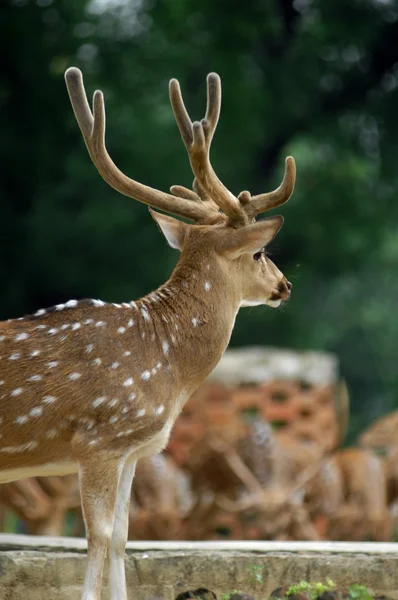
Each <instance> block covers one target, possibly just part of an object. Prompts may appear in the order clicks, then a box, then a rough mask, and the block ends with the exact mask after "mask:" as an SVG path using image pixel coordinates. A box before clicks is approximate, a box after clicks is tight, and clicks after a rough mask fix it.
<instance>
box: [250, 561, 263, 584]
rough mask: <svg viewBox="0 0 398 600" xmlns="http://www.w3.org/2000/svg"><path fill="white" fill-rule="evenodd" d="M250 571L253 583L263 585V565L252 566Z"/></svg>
mask: <svg viewBox="0 0 398 600" xmlns="http://www.w3.org/2000/svg"><path fill="white" fill-rule="evenodd" d="M249 570H250V579H251V582H252V583H263V581H264V579H263V571H264V567H263V565H250V567H249Z"/></svg>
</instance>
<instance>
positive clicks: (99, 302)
mask: <svg viewBox="0 0 398 600" xmlns="http://www.w3.org/2000/svg"><path fill="white" fill-rule="evenodd" d="M91 302H92V303H93V304H94V306H105V302H103V301H102V300H91Z"/></svg>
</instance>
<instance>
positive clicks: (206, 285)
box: [204, 281, 211, 292]
mask: <svg viewBox="0 0 398 600" xmlns="http://www.w3.org/2000/svg"><path fill="white" fill-rule="evenodd" d="M204 288H205V290H206V292H208V291H209V290H210V289H211V283H210V282H209V281H205V285H204Z"/></svg>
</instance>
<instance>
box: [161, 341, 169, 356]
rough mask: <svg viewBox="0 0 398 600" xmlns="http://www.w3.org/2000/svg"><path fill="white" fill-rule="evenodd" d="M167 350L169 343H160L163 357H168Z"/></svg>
mask: <svg viewBox="0 0 398 600" xmlns="http://www.w3.org/2000/svg"><path fill="white" fill-rule="evenodd" d="M169 348H170V346H169V343H168V342H162V350H163V354H164V355H165V356H167V355H168V353H169Z"/></svg>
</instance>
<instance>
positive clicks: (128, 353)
mask: <svg viewBox="0 0 398 600" xmlns="http://www.w3.org/2000/svg"><path fill="white" fill-rule="evenodd" d="M123 354H124V356H130V354H131V352H130V350H126V352H123Z"/></svg>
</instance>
